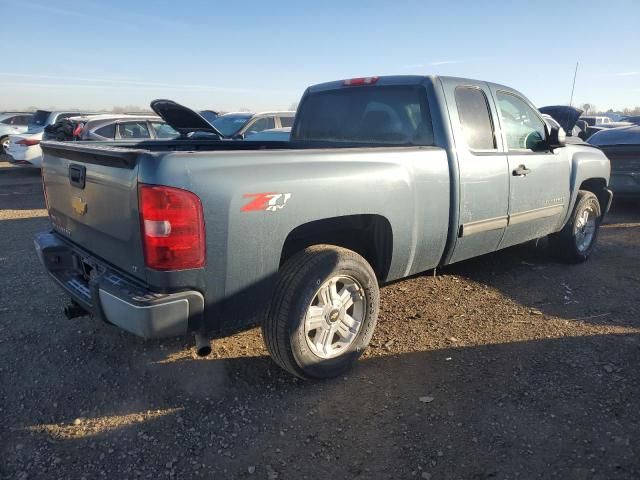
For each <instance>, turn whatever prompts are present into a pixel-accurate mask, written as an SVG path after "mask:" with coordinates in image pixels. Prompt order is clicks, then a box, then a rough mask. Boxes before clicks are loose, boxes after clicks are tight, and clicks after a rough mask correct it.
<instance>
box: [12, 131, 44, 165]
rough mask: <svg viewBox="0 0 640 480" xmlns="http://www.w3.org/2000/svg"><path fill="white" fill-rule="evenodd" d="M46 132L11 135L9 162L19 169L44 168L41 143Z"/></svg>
mask: <svg viewBox="0 0 640 480" xmlns="http://www.w3.org/2000/svg"><path fill="white" fill-rule="evenodd" d="M43 133H44V132H38V133H31V134H29V133H25V134H22V135H10V136H9V146H8V147H7V148H6V152H7V154H8V155H9V157H10V158H9V161H10V162H11V163H12V164H13V165H17V166H19V167H33V168H40V167H41V166H42V149H41V148H40V141H41V140H42V135H43Z"/></svg>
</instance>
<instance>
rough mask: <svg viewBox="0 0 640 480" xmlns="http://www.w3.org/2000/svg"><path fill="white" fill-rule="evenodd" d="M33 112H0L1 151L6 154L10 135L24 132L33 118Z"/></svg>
mask: <svg viewBox="0 0 640 480" xmlns="http://www.w3.org/2000/svg"><path fill="white" fill-rule="evenodd" d="M32 115H33V114H32V113H28V112H2V113H0V153H1V154H5V153H7V152H6V148H7V147H8V146H9V135H15V134H16V133H24V132H26V131H27V125H28V124H29V120H31V116H32Z"/></svg>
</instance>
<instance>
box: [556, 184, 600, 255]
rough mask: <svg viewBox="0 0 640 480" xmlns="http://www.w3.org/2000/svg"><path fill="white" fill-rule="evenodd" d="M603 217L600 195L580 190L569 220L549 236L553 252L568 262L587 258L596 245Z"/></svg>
mask: <svg viewBox="0 0 640 480" xmlns="http://www.w3.org/2000/svg"><path fill="white" fill-rule="evenodd" d="M601 219H602V211H601V209H600V202H599V201H598V197H596V196H595V195H594V194H593V193H592V192H589V191H586V190H580V191H579V192H578V197H577V198H576V203H575V206H574V208H573V212H572V214H571V217H570V218H569V221H568V222H567V224H566V225H565V226H564V228H563V229H562V230H561V231H559V232H558V233H555V234H553V235H551V236H550V237H549V243H550V247H551V249H552V252H553V254H554V255H555V256H556V257H557V258H559V259H560V260H562V261H565V262H568V263H580V262H584V261H585V260H587V259H588V258H589V256H590V255H591V252H592V251H593V249H594V247H595V245H596V239H597V237H598V230H599V229H600V221H601Z"/></svg>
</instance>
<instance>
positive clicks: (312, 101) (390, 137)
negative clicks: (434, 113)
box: [292, 86, 433, 145]
mask: <svg viewBox="0 0 640 480" xmlns="http://www.w3.org/2000/svg"><path fill="white" fill-rule="evenodd" d="M297 117H298V123H297V124H296V127H295V129H296V130H295V132H294V133H293V135H292V140H298V141H317V142H332V143H352V144H353V143H367V144H385V145H433V128H432V126H431V117H430V115H429V108H428V105H427V99H426V94H425V91H424V89H423V88H422V87H409V86H404V87H399V86H389V87H378V86H374V87H348V88H341V89H339V90H329V91H324V92H318V93H312V94H310V95H309V96H307V97H306V99H305V100H304V101H303V103H302V105H301V106H300V108H299V109H298V113H297Z"/></svg>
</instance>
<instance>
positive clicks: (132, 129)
mask: <svg viewBox="0 0 640 480" xmlns="http://www.w3.org/2000/svg"><path fill="white" fill-rule="evenodd" d="M118 133H119V134H120V138H150V137H151V135H149V129H148V128H147V122H124V123H120V124H118Z"/></svg>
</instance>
